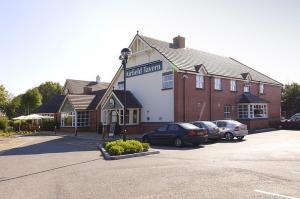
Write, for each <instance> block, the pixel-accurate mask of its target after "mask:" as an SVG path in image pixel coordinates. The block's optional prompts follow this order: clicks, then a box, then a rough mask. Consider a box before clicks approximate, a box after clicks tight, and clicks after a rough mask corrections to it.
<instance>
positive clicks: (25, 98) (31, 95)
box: [21, 88, 42, 114]
mask: <svg viewBox="0 0 300 199" xmlns="http://www.w3.org/2000/svg"><path fill="white" fill-rule="evenodd" d="M41 104H42V95H41V93H40V91H39V89H38V88H33V89H29V90H27V91H26V93H25V94H24V95H22V98H21V106H23V107H24V108H25V109H26V113H27V114H30V113H32V111H33V110H34V109H36V108H37V107H39V106H40V105H41Z"/></svg>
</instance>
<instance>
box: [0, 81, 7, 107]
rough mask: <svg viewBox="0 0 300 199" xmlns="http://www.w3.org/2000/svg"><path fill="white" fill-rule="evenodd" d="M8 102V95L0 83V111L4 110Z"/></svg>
mask: <svg viewBox="0 0 300 199" xmlns="http://www.w3.org/2000/svg"><path fill="white" fill-rule="evenodd" d="M8 102H9V95H8V92H7V90H6V89H5V87H4V86H3V85H0V111H2V112H4V111H5V109H6V106H7V104H8Z"/></svg>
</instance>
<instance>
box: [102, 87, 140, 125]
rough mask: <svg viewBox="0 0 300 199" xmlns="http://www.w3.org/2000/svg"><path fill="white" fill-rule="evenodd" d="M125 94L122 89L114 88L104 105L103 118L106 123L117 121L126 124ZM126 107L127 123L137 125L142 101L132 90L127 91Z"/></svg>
mask: <svg viewBox="0 0 300 199" xmlns="http://www.w3.org/2000/svg"><path fill="white" fill-rule="evenodd" d="M124 96H125V92H124V91H122V90H113V91H112V92H111V94H110V95H109V97H108V98H107V99H106V101H105V102H104V104H103V106H102V116H101V120H102V123H103V124H104V125H108V124H110V123H112V122H116V123H118V124H119V125H123V124H124V113H123V111H124V104H125V103H124ZM126 107H127V112H126V114H125V121H126V124H129V125H137V124H139V121H140V109H141V108H142V105H141V103H140V102H139V101H138V100H137V98H136V97H135V96H134V95H133V94H132V93H131V92H130V91H126Z"/></svg>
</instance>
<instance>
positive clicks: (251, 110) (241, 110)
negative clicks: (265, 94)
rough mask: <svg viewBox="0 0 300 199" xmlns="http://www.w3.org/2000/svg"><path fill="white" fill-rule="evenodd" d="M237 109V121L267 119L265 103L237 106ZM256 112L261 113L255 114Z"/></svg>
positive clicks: (266, 105)
mask: <svg viewBox="0 0 300 199" xmlns="http://www.w3.org/2000/svg"><path fill="white" fill-rule="evenodd" d="M237 107H238V108H237V117H238V118H239V119H259V118H268V104H266V103H248V104H238V106H237ZM257 110H259V111H262V113H255V112H256V111H257Z"/></svg>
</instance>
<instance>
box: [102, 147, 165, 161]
mask: <svg viewBox="0 0 300 199" xmlns="http://www.w3.org/2000/svg"><path fill="white" fill-rule="evenodd" d="M98 148H99V149H100V151H101V153H102V155H103V157H104V159H105V160H120V159H125V158H133V157H141V156H146V155H154V154H159V153H160V151H155V150H151V149H150V150H149V151H146V152H141V153H132V154H125V155H119V156H111V155H109V154H108V153H107V152H106V150H105V149H104V148H103V146H102V144H99V146H98Z"/></svg>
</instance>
